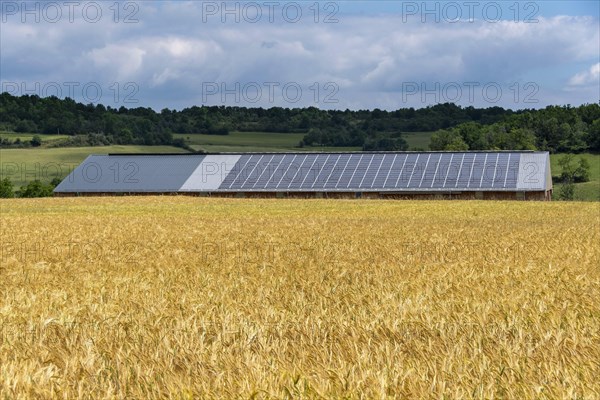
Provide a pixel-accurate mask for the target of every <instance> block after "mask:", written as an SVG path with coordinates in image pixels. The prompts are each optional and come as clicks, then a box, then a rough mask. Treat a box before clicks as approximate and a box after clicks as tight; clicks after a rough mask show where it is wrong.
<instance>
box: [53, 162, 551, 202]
mask: <svg viewBox="0 0 600 400" xmlns="http://www.w3.org/2000/svg"><path fill="white" fill-rule="evenodd" d="M54 192H55V195H57V196H86V195H88V196H89V195H143V194H146V195H150V194H152V195H156V194H181V195H198V196H224V197H300V198H315V197H316V198H361V197H362V198H397V199H498V200H506V199H514V200H550V199H551V197H552V179H551V172H550V158H549V154H548V153H547V152H534V151H520V152H517V151H511V152H505V151H485V152H352V153H335V152H332V153H306V152H297V153H237V154H233V153H220V154H143V155H136V154H108V155H91V156H89V157H88V158H87V159H86V160H85V161H83V163H81V164H80V165H79V166H78V167H77V168H76V169H74V170H73V171H72V172H71V173H70V174H69V176H67V177H66V178H65V179H64V180H63V182H61V183H60V184H59V185H58V186H57V187H56V189H55V191H54Z"/></svg>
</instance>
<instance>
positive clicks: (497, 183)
mask: <svg viewBox="0 0 600 400" xmlns="http://www.w3.org/2000/svg"><path fill="white" fill-rule="evenodd" d="M509 157H510V154H506V153H500V154H498V162H497V163H496V170H495V172H494V182H493V184H492V188H494V189H502V188H503V187H504V177H505V175H506V171H507V169H508V158H509Z"/></svg>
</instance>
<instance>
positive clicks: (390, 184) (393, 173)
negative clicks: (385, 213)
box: [383, 154, 407, 189]
mask: <svg viewBox="0 0 600 400" xmlns="http://www.w3.org/2000/svg"><path fill="white" fill-rule="evenodd" d="M406 158H407V155H406V154H394V159H393V160H392V164H391V167H390V170H389V171H388V173H387V175H386V177H385V181H384V182H383V187H384V188H385V189H394V188H396V182H397V181H398V177H399V176H400V173H401V172H402V166H403V165H404V163H405V161H406Z"/></svg>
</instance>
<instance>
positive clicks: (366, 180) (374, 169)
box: [358, 154, 383, 189]
mask: <svg viewBox="0 0 600 400" xmlns="http://www.w3.org/2000/svg"><path fill="white" fill-rule="evenodd" d="M382 162H383V154H373V158H372V159H371V161H370V162H369V165H368V166H367V170H366V171H365V174H364V175H363V177H362V179H361V181H360V183H359V184H358V187H359V188H361V189H370V188H371V187H372V186H373V182H374V181H375V177H376V176H377V173H378V172H379V167H380V166H381V163H382Z"/></svg>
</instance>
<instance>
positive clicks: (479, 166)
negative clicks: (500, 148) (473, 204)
mask: <svg viewBox="0 0 600 400" xmlns="http://www.w3.org/2000/svg"><path fill="white" fill-rule="evenodd" d="M486 157H487V153H485V154H484V153H477V154H475V160H474V161H473V166H472V170H471V176H470V177H469V183H468V184H467V187H468V188H473V189H476V188H479V185H480V183H481V177H482V176H483V167H484V166H485V158H486Z"/></svg>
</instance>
